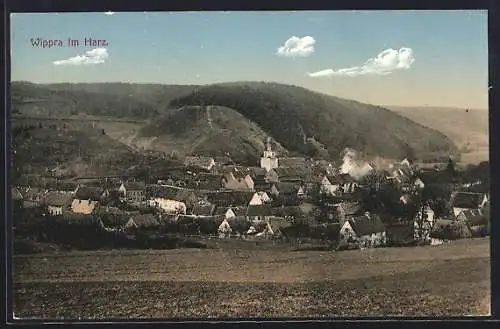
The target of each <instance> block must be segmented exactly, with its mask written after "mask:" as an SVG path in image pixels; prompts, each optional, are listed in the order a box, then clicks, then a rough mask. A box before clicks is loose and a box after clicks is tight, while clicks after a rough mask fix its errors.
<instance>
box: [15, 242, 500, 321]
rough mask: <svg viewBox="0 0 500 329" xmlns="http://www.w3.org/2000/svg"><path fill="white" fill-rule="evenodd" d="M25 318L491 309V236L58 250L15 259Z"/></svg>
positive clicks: (18, 309) (18, 303) (20, 313)
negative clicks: (389, 243) (380, 243)
mask: <svg viewBox="0 0 500 329" xmlns="http://www.w3.org/2000/svg"><path fill="white" fill-rule="evenodd" d="M13 272H14V273H13V281H14V287H13V301H14V313H15V315H16V317H20V318H39V319H40V318H43V319H78V318H79V319H108V318H114V319H118V318H121V319H127V318H132V317H133V318H168V317H293V316H302V317H303V316H314V317H318V316H319V317H321V316H387V315H396V316H397V315H400V316H435V315H486V314H489V305H490V298H489V296H490V260H489V240H488V239H471V240H461V241H456V242H454V243H453V244H450V245H445V246H439V247H415V248H385V249H372V250H354V251H344V252H334V251H289V250H285V249H283V250H278V249H277V248H274V249H273V250H262V249H261V250H249V249H246V250H234V249H233V250H230V249H229V250H222V249H218V250H217V249H216V250H214V249H203V250H200V249H182V250H181V249H179V250H148V251H132V250H128V251H118V250H116V251H92V252H81V251H78V252H66V253H63V252H60V253H54V254H37V255H17V256H14V258H13Z"/></svg>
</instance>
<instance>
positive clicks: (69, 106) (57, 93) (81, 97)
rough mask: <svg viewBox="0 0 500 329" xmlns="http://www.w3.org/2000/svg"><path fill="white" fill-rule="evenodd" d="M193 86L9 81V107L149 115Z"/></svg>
mask: <svg viewBox="0 0 500 329" xmlns="http://www.w3.org/2000/svg"><path fill="white" fill-rule="evenodd" d="M194 88H195V86H178V85H153V84H130V83H59V84H33V83H30V82H13V83H12V84H11V94H12V110H13V112H14V113H20V114H24V115H48V116H55V117H57V116H68V115H72V114H73V115H74V114H78V113H85V114H90V115H101V116H111V117H117V118H123V117H129V118H150V117H152V116H155V115H158V114H159V112H160V111H161V110H162V109H165V108H166V107H167V106H168V104H169V102H170V101H171V100H172V99H174V98H176V97H179V96H182V95H186V94H189V93H190V92H191V91H192V90H193V89H194Z"/></svg>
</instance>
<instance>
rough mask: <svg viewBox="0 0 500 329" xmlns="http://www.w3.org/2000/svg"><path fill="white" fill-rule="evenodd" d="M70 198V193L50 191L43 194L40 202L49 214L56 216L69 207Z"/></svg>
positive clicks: (71, 197) (71, 196)
mask: <svg viewBox="0 0 500 329" xmlns="http://www.w3.org/2000/svg"><path fill="white" fill-rule="evenodd" d="M72 200H73V195H72V194H70V193H64V192H56V191H51V192H48V193H47V194H45V196H44V197H43V201H42V202H43V204H44V205H45V206H46V207H47V212H48V213H49V214H50V215H52V216H57V215H62V214H63V212H64V211H66V210H68V209H69V207H70V205H71V201H72Z"/></svg>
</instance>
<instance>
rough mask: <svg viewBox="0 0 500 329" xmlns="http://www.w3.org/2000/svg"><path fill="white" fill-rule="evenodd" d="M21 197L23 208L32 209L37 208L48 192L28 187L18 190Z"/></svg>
mask: <svg viewBox="0 0 500 329" xmlns="http://www.w3.org/2000/svg"><path fill="white" fill-rule="evenodd" d="M20 192H21V194H22V196H23V207H25V208H34V207H37V206H38V205H39V204H40V202H41V201H42V199H43V196H44V195H45V194H46V193H47V192H48V191H47V190H45V189H42V188H37V187H28V188H26V189H21V190H20Z"/></svg>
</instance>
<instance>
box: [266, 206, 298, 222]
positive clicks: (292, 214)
mask: <svg viewBox="0 0 500 329" xmlns="http://www.w3.org/2000/svg"><path fill="white" fill-rule="evenodd" d="M271 213H272V215H273V216H275V217H281V218H284V219H287V220H293V219H298V218H301V217H302V211H301V209H300V207H299V206H291V207H285V206H283V207H273V208H272V210H271Z"/></svg>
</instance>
